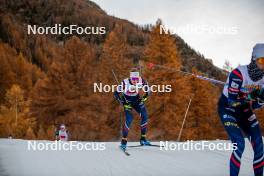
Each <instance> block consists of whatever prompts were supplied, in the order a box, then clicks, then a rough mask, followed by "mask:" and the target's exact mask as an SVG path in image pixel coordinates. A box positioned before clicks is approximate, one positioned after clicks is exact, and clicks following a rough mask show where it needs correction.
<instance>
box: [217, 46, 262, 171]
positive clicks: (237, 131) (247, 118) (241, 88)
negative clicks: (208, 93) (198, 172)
mask: <svg viewBox="0 0 264 176" xmlns="http://www.w3.org/2000/svg"><path fill="white" fill-rule="evenodd" d="M263 105H264V43H261V44H256V45H255V47H254V48H253V52H252V58H251V63H250V64H249V65H243V66H239V67H237V68H236V69H234V70H233V71H232V72H231V73H230V74H229V76H228V79H227V82H226V85H225V87H224V90H223V94H222V96H221V98H220V100H219V103H218V113H219V116H220V118H221V121H222V123H223V125H224V128H225V130H226V131H227V133H228V135H229V138H230V139H231V141H232V143H236V144H237V149H236V150H233V152H232V155H231V157H230V176H238V175H239V170H240V165H241V157H242V153H243V151H244V148H245V140H244V136H243V134H244V135H245V136H246V137H247V138H248V139H249V141H250V143H251V144H252V148H253V150H254V161H253V169H254V173H255V176H263V165H264V161H263V158H264V156H263V141H262V135H261V131H260V126H259V122H258V120H257V119H256V115H255V114H254V113H253V111H252V110H254V109H258V108H261V107H263Z"/></svg>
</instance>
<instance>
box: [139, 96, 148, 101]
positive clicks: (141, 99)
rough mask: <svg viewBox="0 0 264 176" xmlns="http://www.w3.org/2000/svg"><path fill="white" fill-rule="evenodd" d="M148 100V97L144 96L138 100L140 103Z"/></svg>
mask: <svg viewBox="0 0 264 176" xmlns="http://www.w3.org/2000/svg"><path fill="white" fill-rule="evenodd" d="M147 100H148V96H147V95H146V94H145V95H143V96H142V98H140V102H142V103H145V102H146V101H147Z"/></svg>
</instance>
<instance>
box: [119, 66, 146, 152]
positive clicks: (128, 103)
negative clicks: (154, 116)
mask: <svg viewBox="0 0 264 176" xmlns="http://www.w3.org/2000/svg"><path fill="white" fill-rule="evenodd" d="M143 89H144V94H143V95H142V96H140V93H141V92H142V91H143ZM149 94H150V91H149V86H148V84H147V82H146V81H145V80H144V79H143V78H142V77H140V75H139V72H138V71H136V70H135V69H134V70H132V71H131V72H130V78H126V79H124V80H123V81H122V83H121V85H119V86H118V90H117V91H115V92H114V96H115V98H116V99H117V100H118V101H119V102H121V104H122V105H123V106H124V111H125V122H124V124H123V129H122V140H121V145H120V148H121V149H122V150H126V146H127V136H128V133H129V128H130V125H131V123H132V121H133V116H132V109H134V110H135V111H136V112H137V113H138V114H139V115H140V117H141V123H140V127H141V138H140V144H141V145H143V146H145V145H151V144H150V142H149V141H148V140H147V139H146V133H147V123H148V114H147V110H146V107H145V102H146V100H147V98H148V96H149Z"/></svg>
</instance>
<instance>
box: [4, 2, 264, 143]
mask: <svg viewBox="0 0 264 176" xmlns="http://www.w3.org/2000/svg"><path fill="white" fill-rule="evenodd" d="M28 24H35V25H38V26H54V24H62V25H63V26H67V25H70V24H76V25H78V26H84V27H85V26H105V27H106V30H107V33H106V34H105V35H51V34H50V35H28V34H27V29H26V28H27V25H28ZM161 24H162V21H161V20H158V19H157V22H156V24H155V25H149V24H146V25H144V26H139V25H136V24H133V23H132V22H129V21H127V20H123V19H119V18H118V17H113V16H109V15H107V14H106V12H104V11H103V10H102V9H101V8H100V7H99V6H98V5H96V4H95V3H93V2H91V1H87V0H67V1H64V0H37V1H35V0H2V1H1V2H0V60H1V62H0V104H1V109H0V137H7V136H8V135H12V136H14V137H16V138H27V139H35V138H36V139H53V138H54V130H55V128H56V126H57V125H58V124H60V123H64V124H66V126H67V127H68V129H69V131H70V135H71V139H73V140H99V141H100V140H101V141H106V140H108V141H111V140H117V139H119V137H120V116H122V117H123V116H124V114H123V111H122V107H120V105H119V104H118V102H117V101H115V100H114V98H113V94H112V93H98V92H97V93H94V91H93V84H94V83H100V82H101V83H103V84H116V82H115V79H114V78H113V75H112V72H111V71H112V70H115V73H116V75H117V77H118V79H119V81H120V80H121V79H124V78H125V77H127V76H129V71H130V69H131V68H132V67H135V66H140V68H141V71H142V75H143V77H144V78H145V79H146V80H148V82H149V83H150V84H171V85H172V89H173V91H172V92H171V93H153V94H152V95H151V97H150V98H149V99H148V101H147V103H146V104H147V105H146V106H147V109H148V113H149V118H150V122H149V133H148V137H149V138H150V139H153V140H165V139H166V140H173V139H174V140H175V139H177V136H178V134H179V130H180V127H181V124H182V120H183V117H184V114H185V111H186V108H187V105H188V102H189V100H190V98H192V103H191V106H190V110H189V113H188V116H187V121H186V124H185V126H184V131H183V134H182V135H183V136H182V139H183V140H186V139H193V140H195V139H215V138H224V137H225V132H224V131H223V127H222V125H221V123H220V120H219V119H218V115H217V111H216V104H217V100H218V97H219V96H220V92H221V86H219V85H214V84H211V83H209V82H207V81H203V80H198V79H197V78H194V77H190V76H186V75H183V74H181V73H179V72H173V71H171V70H169V69H168V70H166V69H161V68H157V67H154V68H150V67H147V63H155V64H159V65H162V66H164V67H168V68H174V69H179V70H183V71H188V72H193V73H197V74H201V75H204V76H208V77H211V78H215V79H219V80H222V81H224V80H225V78H226V74H225V72H224V71H222V70H221V69H219V68H217V67H215V66H214V65H213V64H212V63H211V62H210V61H209V60H208V59H205V58H204V57H203V55H202V54H200V53H198V52H196V51H195V50H194V49H192V48H191V47H190V46H188V44H187V43H185V42H184V40H183V39H181V38H180V37H179V36H177V35H170V34H162V35H161V34H160V33H159V25H161ZM262 114H263V113H262ZM262 119H263V118H262ZM139 120H140V119H139V117H138V116H137V115H136V114H135V118H134V121H135V122H134V124H133V127H132V129H131V134H129V135H130V139H131V140H137V139H138V138H139V131H140V130H139V125H138V123H139Z"/></svg>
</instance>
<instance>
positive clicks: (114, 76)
mask: <svg viewBox="0 0 264 176" xmlns="http://www.w3.org/2000/svg"><path fill="white" fill-rule="evenodd" d="M111 71H112V74H113V75H114V78H115V81H116V83H117V85H119V82H118V79H117V77H116V74H115V72H114V70H113V69H112V70H111ZM122 94H123V97H124V99H125V102H126V103H128V101H127V99H126V97H125V95H124V92H122ZM119 102H120V101H119ZM120 104H122V103H121V102H120Z"/></svg>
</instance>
